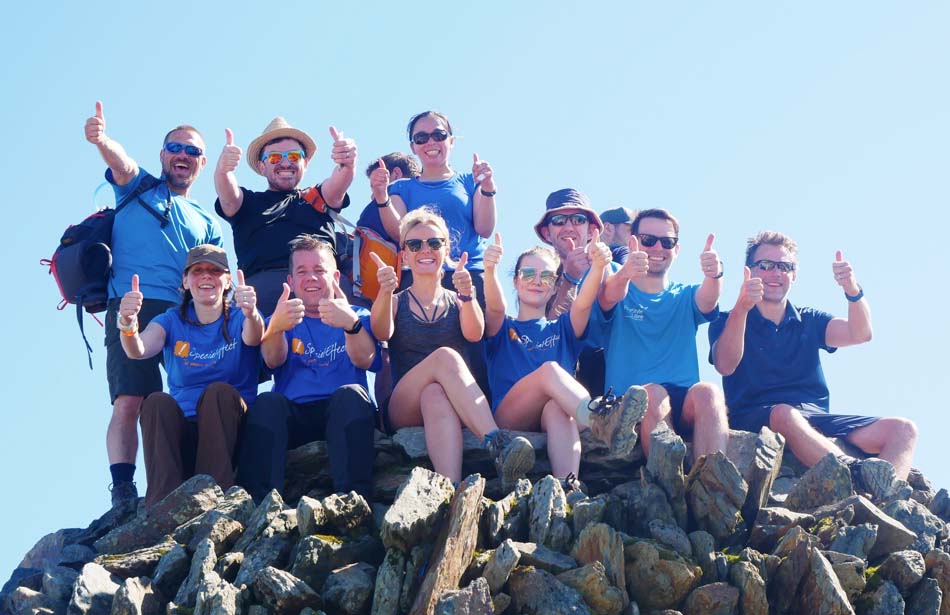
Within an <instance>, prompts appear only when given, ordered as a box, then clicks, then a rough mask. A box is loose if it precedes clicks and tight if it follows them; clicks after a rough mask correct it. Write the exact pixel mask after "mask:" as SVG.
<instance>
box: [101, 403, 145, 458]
mask: <svg viewBox="0 0 950 615" xmlns="http://www.w3.org/2000/svg"><path fill="white" fill-rule="evenodd" d="M142 399H143V398H142V397H138V396H134V395H119V396H117V397H116V398H115V403H113V404H112V419H111V420H110V421H109V427H108V429H107V430H106V454H107V455H108V456H109V463H110V464H112V463H132V464H134V463H135V455H136V454H137V453H138V450H139V432H138V426H139V409H140V408H141V407H142Z"/></svg>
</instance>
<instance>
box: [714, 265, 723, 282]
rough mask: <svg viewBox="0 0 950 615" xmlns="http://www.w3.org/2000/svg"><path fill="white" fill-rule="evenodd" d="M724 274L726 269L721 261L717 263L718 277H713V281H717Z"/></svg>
mask: <svg viewBox="0 0 950 615" xmlns="http://www.w3.org/2000/svg"><path fill="white" fill-rule="evenodd" d="M724 273H726V268H725V267H724V266H723V264H722V261H719V275H717V276H715V277H713V279H714V280H718V279H719V278H721V277H722V275H723V274H724Z"/></svg>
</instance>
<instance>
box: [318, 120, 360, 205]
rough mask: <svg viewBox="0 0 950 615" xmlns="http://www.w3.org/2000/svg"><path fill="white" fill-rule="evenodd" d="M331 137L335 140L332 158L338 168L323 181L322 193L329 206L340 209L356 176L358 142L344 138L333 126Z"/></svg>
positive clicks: (334, 168) (331, 127)
mask: <svg viewBox="0 0 950 615" xmlns="http://www.w3.org/2000/svg"><path fill="white" fill-rule="evenodd" d="M330 136H331V137H332V138H333V151H332V152H331V153H330V158H332V159H333V162H334V163H335V164H336V166H335V167H333V171H332V172H331V173H330V177H328V178H326V179H325V180H323V183H322V184H321V185H320V192H321V194H323V199H324V200H325V201H326V202H327V205H329V206H330V207H332V208H334V209H339V208H340V206H341V205H342V204H343V199H344V197H346V191H347V190H349V189H350V184H352V183H353V177H354V176H355V174H356V141H354V140H353V139H349V138H346V137H344V136H343V133H342V132H339V131H337V129H336V128H335V127H333V126H330Z"/></svg>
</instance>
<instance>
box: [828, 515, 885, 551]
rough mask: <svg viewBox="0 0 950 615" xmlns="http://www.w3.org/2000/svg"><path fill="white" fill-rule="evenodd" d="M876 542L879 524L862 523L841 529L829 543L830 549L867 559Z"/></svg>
mask: <svg viewBox="0 0 950 615" xmlns="http://www.w3.org/2000/svg"><path fill="white" fill-rule="evenodd" d="M875 542H877V526H875V525H871V524H870V523H862V524H860V525H852V526H846V527H843V528H841V529H839V530H838V532H837V534H836V535H835V538H834V540H832V541H831V544H830V545H828V550H829V551H836V552H838V553H848V554H850V555H854V556H856V557H860V558H861V559H867V558H868V554H869V553H871V551H872V550H873V549H874V543H875Z"/></svg>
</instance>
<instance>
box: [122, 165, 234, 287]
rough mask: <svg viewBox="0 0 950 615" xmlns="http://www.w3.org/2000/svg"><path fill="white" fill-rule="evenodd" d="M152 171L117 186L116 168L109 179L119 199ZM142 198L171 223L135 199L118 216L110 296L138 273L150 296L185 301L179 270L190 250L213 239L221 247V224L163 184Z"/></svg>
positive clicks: (128, 284)
mask: <svg viewBox="0 0 950 615" xmlns="http://www.w3.org/2000/svg"><path fill="white" fill-rule="evenodd" d="M146 175H148V172H147V171H146V170H145V169H143V168H141V167H139V173H138V175H136V176H135V177H134V178H133V179H132V181H130V182H129V183H127V184H126V185H124V186H118V185H116V183H115V179H114V178H113V177H112V170H111V169H107V170H106V181H108V182H109V183H110V184H112V188H113V189H114V190H115V199H116V203H119V202H121V200H122V199H123V198H125V195H127V194H129V192H131V191H132V190H134V189H135V187H136V186H138V184H139V182H140V181H142V178H143V177H145V176H146ZM140 198H141V199H142V201H143V202H144V203H145V204H146V205H147V206H148V207H150V208H152V209H153V210H154V211H155V212H156V213H157V214H158V215H159V216H160V217H162V218H166V216H167V218H166V219H167V220H168V224H166V225H165V227H164V228H162V225H161V222H159V221H158V220H157V219H156V218H155V216H153V215H152V214H151V213H149V212H147V211H145V208H144V207H143V206H142V203H139V202H138V200H137V199H133V200H132V201H130V202H129V203H128V204H127V205H126V206H125V207H123V208H122V210H121V211H119V213H117V214H116V216H115V225H114V226H113V229H112V246H111V248H112V274H113V278H112V281H111V282H112V283H111V284H109V298H110V299H111V298H113V297H121V296H122V295H124V294H125V293H127V292H129V291H130V290H132V275H133V274H135V273H137V274H139V288H140V289H141V291H142V294H143V295H145V297H146V298H147V299H161V300H162V301H172V302H174V303H178V302H179V301H181V293H180V291H179V287H181V272H182V271H184V269H185V257H186V256H187V255H188V250H190V249H192V248H194V247H195V246H197V245H201V244H204V243H210V244H213V245H216V246H221V245H223V244H222V241H221V227H220V226H219V225H218V223H217V221H216V220H215V219H214V218H212V217H211V216H210V215H209V214H208V213H206V212H205V211H204V210H203V209H201V207H199V206H198V203H196V202H195V201H192V200H190V199H186V198H185V197H183V196H181V195H180V194H175V193H174V192H172V191H170V190H169V189H168V184H166V183H165V182H161V183H160V184H158V185H157V186H155V187H154V188H152V189H151V190H147V191H145V192H144V193H143V194H142V195H141V197H140Z"/></svg>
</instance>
